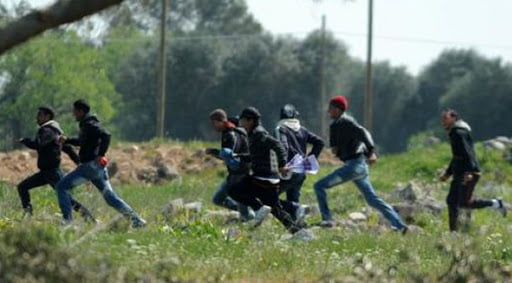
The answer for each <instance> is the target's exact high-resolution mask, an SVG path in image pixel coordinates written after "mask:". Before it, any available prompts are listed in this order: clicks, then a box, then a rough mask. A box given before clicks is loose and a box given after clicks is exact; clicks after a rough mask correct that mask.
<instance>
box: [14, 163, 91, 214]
mask: <svg viewBox="0 0 512 283" xmlns="http://www.w3.org/2000/svg"><path fill="white" fill-rule="evenodd" d="M63 176H64V173H63V172H62V170H60V169H59V168H56V169H50V170H43V171H39V172H37V173H35V174H34V175H32V176H30V177H27V178H26V179H25V180H23V181H22V182H21V183H20V184H19V185H18V194H19V196H20V200H21V205H22V206H23V208H25V209H27V208H29V209H32V204H31V202H30V193H29V191H30V190H31V189H33V188H37V187H42V186H45V185H50V186H51V187H52V188H53V189H55V185H57V183H58V182H59V181H60V179H62V177H63ZM72 203H73V204H72V205H73V209H74V210H75V211H79V210H80V209H81V208H82V207H83V206H82V205H81V204H80V203H79V202H77V201H76V200H74V199H73V200H72Z"/></svg>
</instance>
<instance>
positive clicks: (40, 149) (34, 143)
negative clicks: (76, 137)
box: [18, 107, 95, 222]
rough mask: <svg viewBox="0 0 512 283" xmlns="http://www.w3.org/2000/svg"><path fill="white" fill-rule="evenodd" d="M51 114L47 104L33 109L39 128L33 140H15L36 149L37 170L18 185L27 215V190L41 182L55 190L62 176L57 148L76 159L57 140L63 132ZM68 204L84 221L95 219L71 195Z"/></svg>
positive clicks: (28, 196)
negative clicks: (35, 110) (36, 109)
mask: <svg viewBox="0 0 512 283" xmlns="http://www.w3.org/2000/svg"><path fill="white" fill-rule="evenodd" d="M54 117H55V113H54V112H53V110H52V109H51V108H50V107H39V111H38V112H37V124H38V125H39V130H38V131H37V134H36V137H35V139H34V140H32V139H30V138H23V139H20V141H19V142H20V143H21V144H23V145H25V146H26V147H28V148H30V149H34V150H36V151H37V168H39V172H37V173H36V174H34V175H32V176H30V177H28V178H26V179H25V180H23V181H22V182H21V183H20V184H19V185H18V194H19V196H20V200H21V205H22V206H23V209H24V210H25V214H26V215H28V216H31V215H32V213H33V207H32V203H31V202H30V193H29V191H30V190H31V189H33V188H37V187H41V186H45V185H50V186H51V187H52V188H53V189H55V185H56V184H57V183H58V182H59V181H60V179H62V176H63V175H64V174H63V172H62V170H61V169H60V163H61V151H64V152H65V153H66V154H67V155H68V156H69V157H70V158H71V160H73V162H75V164H78V163H79V162H80V160H79V158H78V155H77V154H76V152H75V151H74V150H73V148H72V147H71V146H69V145H64V146H62V145H61V144H60V143H59V142H58V139H59V136H60V135H62V134H63V131H62V129H61V128H60V125H59V123H57V121H55V120H53V119H54ZM71 206H72V207H73V209H74V210H75V211H77V212H79V213H80V214H81V215H82V217H84V218H85V219H86V220H90V221H93V222H94V221H95V220H94V218H93V217H92V215H91V213H90V212H89V210H87V209H86V208H85V207H84V206H83V205H81V204H80V203H79V202H77V201H76V200H74V199H73V198H72V199H71Z"/></svg>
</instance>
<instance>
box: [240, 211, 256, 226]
mask: <svg viewBox="0 0 512 283" xmlns="http://www.w3.org/2000/svg"><path fill="white" fill-rule="evenodd" d="M254 217H256V214H255V213H254V211H253V210H252V209H249V213H248V214H247V216H244V215H242V214H240V221H241V222H242V223H245V222H249V221H251V220H253V219H254Z"/></svg>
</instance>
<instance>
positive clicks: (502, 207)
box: [498, 199, 507, 217]
mask: <svg viewBox="0 0 512 283" xmlns="http://www.w3.org/2000/svg"><path fill="white" fill-rule="evenodd" d="M498 204H499V207H498V210H499V212H500V213H501V215H503V217H507V207H506V206H505V204H504V203H503V200H502V199H498Z"/></svg>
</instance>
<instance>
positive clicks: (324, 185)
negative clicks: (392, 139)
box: [315, 96, 407, 233]
mask: <svg viewBox="0 0 512 283" xmlns="http://www.w3.org/2000/svg"><path fill="white" fill-rule="evenodd" d="M347 109H348V100H347V99H346V97H344V96H335V97H334V98H332V99H331V101H330V104H329V115H330V116H331V118H332V119H333V122H332V124H331V126H330V143H331V149H332V152H333V153H334V154H335V155H336V156H337V157H338V158H339V159H340V160H341V161H343V162H344V163H345V164H344V166H343V167H341V168H340V169H338V170H336V171H334V172H333V173H331V174H329V175H327V176H326V177H324V178H323V179H321V180H320V181H318V182H317V183H316V184H315V193H316V197H317V200H318V206H319V208H320V213H321V214H322V222H321V226H324V227H332V226H333V225H334V222H333V219H332V216H331V212H330V210H329V207H328V205H327V193H326V190H327V189H330V188H332V187H334V186H337V185H340V184H343V183H345V182H348V181H353V182H354V183H355V185H356V186H357V188H358V189H359V191H360V192H361V194H362V195H363V196H364V198H365V199H366V202H367V203H368V204H369V205H370V206H372V207H373V208H375V209H377V210H379V211H380V212H381V213H382V214H383V215H384V217H385V218H386V219H387V220H388V221H389V222H390V223H391V226H392V228H393V229H394V230H397V231H402V232H403V233H405V232H406V231H407V226H406V225H405V224H404V222H403V221H402V219H401V218H400V216H399V215H398V214H397V213H396V211H395V210H394V209H393V208H392V207H391V206H390V205H388V204H387V203H385V202H384V201H383V200H382V199H381V198H380V197H379V196H377V194H376V193H375V190H374V189H373V186H372V184H371V183H370V179H369V170H368V164H367V162H368V163H369V164H373V163H375V162H376V161H377V155H376V154H375V152H374V149H375V146H374V144H373V140H372V137H371V136H370V133H368V131H367V130H366V129H365V128H363V127H362V126H360V125H359V124H358V123H357V122H356V121H355V120H354V118H352V117H350V116H349V115H347V114H346V113H345V111H346V110H347Z"/></svg>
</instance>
